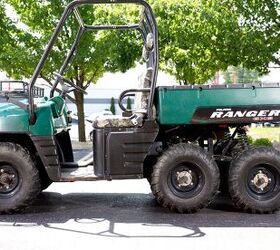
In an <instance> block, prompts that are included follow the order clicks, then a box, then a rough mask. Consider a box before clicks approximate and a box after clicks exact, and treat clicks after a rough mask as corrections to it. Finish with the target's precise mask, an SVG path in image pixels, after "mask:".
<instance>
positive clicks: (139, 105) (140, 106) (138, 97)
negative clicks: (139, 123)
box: [134, 68, 153, 114]
mask: <svg viewBox="0 0 280 250" xmlns="http://www.w3.org/2000/svg"><path fill="white" fill-rule="evenodd" d="M152 75H153V69H152V68H148V69H147V70H146V72H145V73H144V74H143V75H142V76H141V77H140V80H139V85H138V88H139V89H145V88H150V87H151V83H152ZM149 94H150V93H149V92H138V93H136V94H135V106H134V110H135V111H134V113H144V114H145V113H147V109H148V99H149Z"/></svg>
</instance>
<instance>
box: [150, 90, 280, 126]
mask: <svg viewBox="0 0 280 250" xmlns="http://www.w3.org/2000/svg"><path fill="white" fill-rule="evenodd" d="M156 100H157V103H156V105H157V118H158V121H159V123H160V124H162V125H181V124H191V123H192V118H193V116H194V114H195V112H196V110H197V109H198V108H207V107H215V108H219V107H220V108H227V107H236V106H239V107H246V106H262V105H279V104H280V87H234V86H232V87H229V88H226V87H223V88H221V87H219V88H210V87H209V86H202V87H195V88H191V87H159V88H157V91H156ZM201 123H207V121H201Z"/></svg>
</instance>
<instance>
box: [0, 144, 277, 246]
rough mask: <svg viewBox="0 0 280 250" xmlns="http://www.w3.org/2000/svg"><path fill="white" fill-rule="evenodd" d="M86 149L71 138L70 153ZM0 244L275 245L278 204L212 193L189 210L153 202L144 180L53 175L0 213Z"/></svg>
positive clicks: (78, 156) (83, 151)
mask: <svg viewBox="0 0 280 250" xmlns="http://www.w3.org/2000/svg"><path fill="white" fill-rule="evenodd" d="M90 150H91V145H90V144H89V146H88V148H87V150H83V149H82V148H79V147H78V146H74V152H75V157H76V158H80V157H81V156H83V155H84V154H86V153H87V152H88V151H90ZM0 235H1V237H0V250H40V249H68V250H69V249H124V250H126V249H129V250H132V249H147V250H150V249H172V250H173V249H177V248H178V249H188V250H189V249H200V250H203V249H207V250H208V249H215V250H216V249H254V250H256V249H262V250H263V249H278V248H279V245H280V212H277V213H275V214H266V215H259V214H257V215H254V214H247V213H243V212H240V211H238V210H237V209H235V208H234V207H233V205H232V204H231V201H230V199H228V198H226V197H217V199H216V200H215V202H214V203H213V204H212V205H211V206H210V207H209V208H205V209H202V210H201V211H199V212H198V213H195V214H177V213H172V212H170V211H169V210H167V209H164V208H162V207H160V206H158V204H157V203H156V202H155V199H154V197H153V195H152V194H151V191H150V187H149V184H148V182H147V181H146V180H124V181H112V182H107V181H97V182H75V183H55V184H52V185H51V186H50V187H49V188H48V189H47V190H45V191H44V192H43V193H42V194H41V195H40V196H39V197H38V199H37V200H36V201H35V203H34V204H33V205H32V206H30V207H29V208H28V209H27V210H25V211H24V212H23V213H21V214H13V215H0Z"/></svg>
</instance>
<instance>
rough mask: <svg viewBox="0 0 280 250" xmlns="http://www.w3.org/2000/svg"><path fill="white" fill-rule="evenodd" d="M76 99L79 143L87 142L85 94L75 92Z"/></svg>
mask: <svg viewBox="0 0 280 250" xmlns="http://www.w3.org/2000/svg"><path fill="white" fill-rule="evenodd" d="M75 99H76V106H77V111H78V132H79V141H80V142H85V141H86V134H85V112H84V94H83V93H81V92H79V91H75Z"/></svg>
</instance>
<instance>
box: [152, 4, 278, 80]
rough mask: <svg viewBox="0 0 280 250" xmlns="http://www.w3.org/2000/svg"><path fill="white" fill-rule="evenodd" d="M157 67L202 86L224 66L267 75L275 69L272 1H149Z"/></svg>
mask: <svg viewBox="0 0 280 250" xmlns="http://www.w3.org/2000/svg"><path fill="white" fill-rule="evenodd" d="M153 3H154V4H153V5H154V9H155V12H156V14H157V17H158V23H159V28H160V40H161V41H160V44H161V46H162V47H161V67H162V68H163V69H164V70H166V71H167V72H169V73H171V74H172V75H175V76H176V78H177V79H178V80H179V81H180V82H181V83H182V84H187V83H205V82H206V81H207V80H209V79H210V78H211V77H213V76H214V74H215V73H216V72H217V71H219V70H222V71H225V70H226V69H227V67H228V66H230V65H232V66H238V65H242V67H245V68H248V69H254V70H257V71H259V72H260V73H267V72H268V65H269V63H270V62H274V63H277V64H279V60H278V55H277V53H278V52H279V48H280V44H279V42H280V40H279V32H280V25H279V9H280V6H279V5H280V2H279V1H278V0H268V1H262V0H255V1H249V0H245V1H244V0H223V1H221V0H211V1H208V0H177V1H172V0H162V1H157V0H154V1H153Z"/></svg>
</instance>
